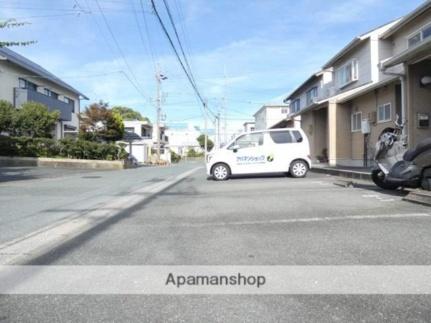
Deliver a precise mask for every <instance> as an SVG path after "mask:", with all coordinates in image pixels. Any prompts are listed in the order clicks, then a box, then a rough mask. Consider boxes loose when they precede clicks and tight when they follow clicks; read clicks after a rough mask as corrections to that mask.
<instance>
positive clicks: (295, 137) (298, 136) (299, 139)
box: [292, 130, 304, 142]
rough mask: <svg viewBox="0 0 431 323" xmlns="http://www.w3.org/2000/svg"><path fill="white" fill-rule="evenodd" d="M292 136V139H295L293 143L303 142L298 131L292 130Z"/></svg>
mask: <svg viewBox="0 0 431 323" xmlns="http://www.w3.org/2000/svg"><path fill="white" fill-rule="evenodd" d="M292 134H293V138H294V139H295V142H302V140H304V139H303V138H302V135H301V133H300V132H299V131H298V130H293V131H292Z"/></svg>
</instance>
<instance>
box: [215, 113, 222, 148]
mask: <svg viewBox="0 0 431 323" xmlns="http://www.w3.org/2000/svg"><path fill="white" fill-rule="evenodd" d="M216 121H217V145H216V147H217V148H220V147H221V141H220V140H221V137H220V112H219V113H217V117H216Z"/></svg>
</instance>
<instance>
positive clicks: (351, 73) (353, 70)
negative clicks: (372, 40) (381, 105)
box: [336, 60, 358, 89]
mask: <svg viewBox="0 0 431 323" xmlns="http://www.w3.org/2000/svg"><path fill="white" fill-rule="evenodd" d="M336 80H337V85H338V87H339V88H340V89H341V88H342V87H344V86H346V85H348V84H350V83H352V82H354V81H357V80H358V61H357V60H352V61H350V62H348V63H347V64H345V65H343V66H341V67H340V68H339V69H337V71H336Z"/></svg>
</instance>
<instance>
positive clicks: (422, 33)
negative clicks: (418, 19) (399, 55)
mask: <svg viewBox="0 0 431 323" xmlns="http://www.w3.org/2000/svg"><path fill="white" fill-rule="evenodd" d="M429 37H431V25H427V26H425V27H423V28H422V29H421V30H419V31H418V32H416V33H414V34H412V35H411V36H410V37H409V38H408V40H407V42H408V46H409V47H413V46H416V45H417V44H419V43H421V42H423V41H424V40H425V39H427V38H429Z"/></svg>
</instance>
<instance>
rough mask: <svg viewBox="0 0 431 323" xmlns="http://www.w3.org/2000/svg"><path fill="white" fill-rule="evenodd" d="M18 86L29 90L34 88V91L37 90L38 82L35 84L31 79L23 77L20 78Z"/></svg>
mask: <svg viewBox="0 0 431 323" xmlns="http://www.w3.org/2000/svg"><path fill="white" fill-rule="evenodd" d="M18 86H19V88H21V89H29V90H33V91H36V90H37V85H36V84H34V83H33V82H30V81H27V80H25V79H22V78H19V79H18Z"/></svg>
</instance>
